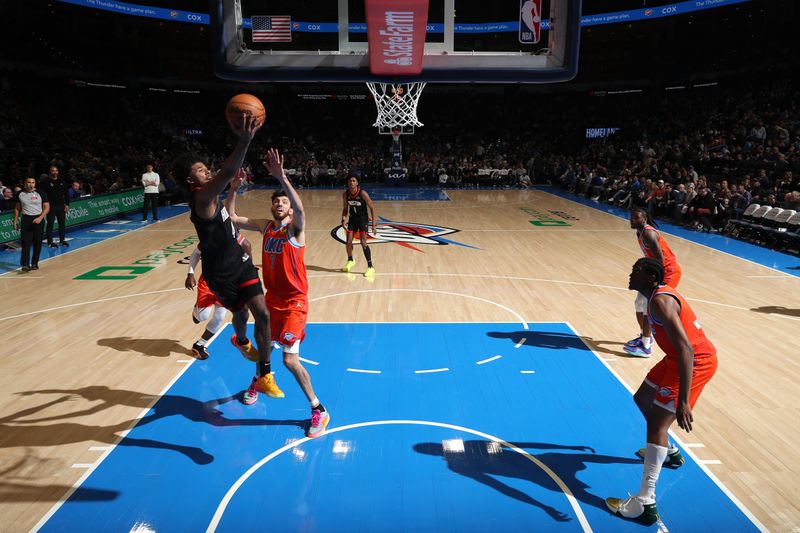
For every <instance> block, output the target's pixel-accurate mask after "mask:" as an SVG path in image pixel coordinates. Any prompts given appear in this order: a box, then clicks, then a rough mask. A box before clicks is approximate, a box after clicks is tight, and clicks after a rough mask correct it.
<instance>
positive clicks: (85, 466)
mask: <svg viewBox="0 0 800 533" xmlns="http://www.w3.org/2000/svg"><path fill="white" fill-rule="evenodd" d="M93 466H94V463H75V464H74V465H72V467H71V468H92V467H93Z"/></svg>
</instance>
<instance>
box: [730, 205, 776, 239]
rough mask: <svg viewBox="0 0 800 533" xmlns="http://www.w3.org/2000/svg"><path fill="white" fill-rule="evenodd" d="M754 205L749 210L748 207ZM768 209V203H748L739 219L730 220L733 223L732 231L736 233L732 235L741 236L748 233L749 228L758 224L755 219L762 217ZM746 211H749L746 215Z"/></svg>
mask: <svg viewBox="0 0 800 533" xmlns="http://www.w3.org/2000/svg"><path fill="white" fill-rule="evenodd" d="M754 205H755V206H756V208H755V209H753V210H752V211H750V208H751V207H753V206H754ZM769 210H770V206H768V205H758V204H750V205H749V206H747V209H746V210H745V212H744V213H742V219H741V220H733V221H731V223H732V224H734V228H733V232H734V233H736V235H734V237H742V236H746V235H748V234H749V233H750V230H751V229H752V228H753V227H754V226H756V225H758V223H757V221H759V220H761V219H762V218H764V215H766V214H767V212H768V211H769ZM748 211H750V213H749V215H748V213H747V212H748Z"/></svg>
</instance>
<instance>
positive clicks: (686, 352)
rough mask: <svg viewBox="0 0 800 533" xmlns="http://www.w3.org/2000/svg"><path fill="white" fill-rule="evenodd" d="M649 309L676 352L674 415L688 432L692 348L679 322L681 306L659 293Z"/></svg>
mask: <svg viewBox="0 0 800 533" xmlns="http://www.w3.org/2000/svg"><path fill="white" fill-rule="evenodd" d="M650 311H651V313H652V316H653V318H654V319H656V320H658V321H659V322H661V324H662V325H663V326H664V331H665V332H666V334H667V338H669V341H670V342H671V343H672V345H673V346H674V347H675V349H676V350H677V352H678V376H679V378H680V390H679V391H678V405H676V406H675V417H676V418H677V420H678V425H679V426H680V427H681V428H683V429H685V430H686V431H687V432H689V431H691V430H692V422H693V421H694V416H693V415H692V407H691V406H690V405H689V390H690V389H691V388H692V370H694V350H693V349H692V344H691V343H690V342H689V337H687V336H686V330H684V329H683V324H682V323H681V307H680V304H679V303H678V300H676V299H675V298H674V297H672V296H670V295H668V294H659V295H656V297H655V298H653V299H652V301H651V303H650Z"/></svg>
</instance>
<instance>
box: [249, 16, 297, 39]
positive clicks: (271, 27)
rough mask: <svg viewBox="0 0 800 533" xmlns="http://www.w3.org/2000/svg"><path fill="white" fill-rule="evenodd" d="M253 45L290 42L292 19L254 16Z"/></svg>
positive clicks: (287, 17) (288, 17)
mask: <svg viewBox="0 0 800 533" xmlns="http://www.w3.org/2000/svg"><path fill="white" fill-rule="evenodd" d="M252 23H253V42H254V43H290V42H292V29H291V25H292V18H291V17H290V16H288V15H272V16H254V17H253V18H252Z"/></svg>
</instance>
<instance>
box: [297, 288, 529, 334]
mask: <svg viewBox="0 0 800 533" xmlns="http://www.w3.org/2000/svg"><path fill="white" fill-rule="evenodd" d="M376 292H426V293H431V294H446V295H448V296H461V297H462V298H469V299H471V300H478V301H479V302H485V303H489V304H492V305H494V306H497V307H499V308H500V309H505V310H506V311H508V312H509V313H511V314H512V315H514V316H515V317H517V320H519V321H520V322H521V323H522V327H523V328H525V329H529V328H528V323H527V322H525V319H524V318H522V315H520V314H519V313H517V312H516V311H514V310H513V309H511V308H509V307H506V306H505V305H502V304H499V303H497V302H493V301H492V300H487V299H486V298H479V297H477V296H472V295H471V294H461V293H459V292H448V291H435V290H431V289H372V290H368V291H348V292H338V293H336V294H326V295H325V296H318V297H316V298H314V299H312V300H309V302H318V301H320V300H324V299H326V298H335V297H338V296H347V295H350V294H364V293H369V294H374V293H376Z"/></svg>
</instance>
